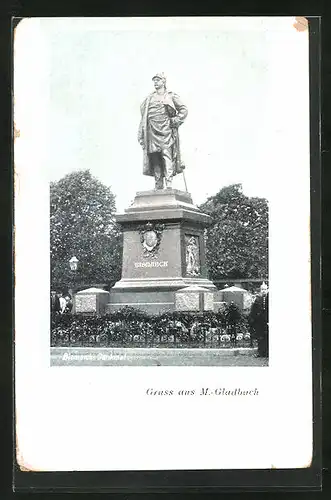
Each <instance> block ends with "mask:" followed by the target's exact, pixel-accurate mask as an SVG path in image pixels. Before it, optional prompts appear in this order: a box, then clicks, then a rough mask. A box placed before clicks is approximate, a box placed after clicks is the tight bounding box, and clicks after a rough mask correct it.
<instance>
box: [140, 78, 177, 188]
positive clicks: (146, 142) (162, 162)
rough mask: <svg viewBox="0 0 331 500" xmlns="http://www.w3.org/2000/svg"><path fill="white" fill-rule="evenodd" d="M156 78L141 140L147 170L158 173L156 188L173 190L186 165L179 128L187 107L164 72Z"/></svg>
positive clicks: (146, 103)
mask: <svg viewBox="0 0 331 500" xmlns="http://www.w3.org/2000/svg"><path fill="white" fill-rule="evenodd" d="M152 80H153V82H154V87H155V92H153V93H152V94H150V95H149V96H148V97H147V98H146V99H145V100H144V101H143V103H142V105H141V108H140V109H141V121H140V125H139V132H138V141H139V143H140V145H141V146H142V148H143V151H144V168H143V173H144V175H150V176H154V179H155V189H164V187H166V188H168V189H171V187H172V180H173V177H174V176H175V175H176V174H179V173H181V172H182V171H183V170H184V168H185V167H184V165H183V163H182V161H181V156H180V147H179V136H178V127H179V126H180V125H181V124H182V123H183V122H184V120H185V118H186V116H187V107H186V106H185V105H184V104H183V103H182V101H181V100H180V98H179V96H178V95H177V94H175V93H174V92H170V91H168V90H167V87H166V77H165V75H164V74H163V73H157V74H156V75H154V76H153V78H152ZM164 181H165V182H164ZM164 184H165V186H164Z"/></svg>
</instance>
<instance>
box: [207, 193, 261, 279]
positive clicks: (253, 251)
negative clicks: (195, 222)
mask: <svg viewBox="0 0 331 500" xmlns="http://www.w3.org/2000/svg"><path fill="white" fill-rule="evenodd" d="M200 209H201V210H202V211H203V212H205V213H207V214H209V215H210V216H211V218H212V224H211V226H210V227H209V228H208V229H207V230H206V256H207V263H208V268H209V274H210V278H211V279H212V280H217V279H224V278H226V279H231V278H232V279H236V278H261V279H263V278H266V277H267V275H268V202H267V200H266V199H265V198H254V197H253V198H250V197H248V196H245V195H244V194H243V192H242V186H241V184H233V185H231V186H228V187H225V188H223V189H221V190H220V191H219V192H218V193H217V194H216V195H215V196H212V197H210V198H208V200H207V201H206V202H205V203H204V204H202V205H201V206H200Z"/></svg>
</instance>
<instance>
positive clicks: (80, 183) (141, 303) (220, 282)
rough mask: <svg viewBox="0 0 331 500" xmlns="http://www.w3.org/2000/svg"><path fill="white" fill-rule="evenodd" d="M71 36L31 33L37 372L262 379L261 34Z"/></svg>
mask: <svg viewBox="0 0 331 500" xmlns="http://www.w3.org/2000/svg"><path fill="white" fill-rule="evenodd" d="M72 23H73V28H74V29H73V30H71V26H70V23H69V24H68V22H67V21H59V20H45V21H43V22H42V23H41V27H42V29H43V30H44V33H45V36H46V40H47V42H48V47H49V49H48V50H49V54H50V60H49V72H50V82H49V83H50V88H49V93H50V95H49V123H48V124H49V127H50V142H49V160H48V171H49V178H50V256H51V258H50V265H51V282H50V288H51V290H50V296H51V362H52V364H54V365H59V364H66V365H68V364H74V365H77V364H78V365H79V364H95V363H101V364H110V365H113V364H114V365H132V364H134V365H157V366H160V365H161V366H163V365H165V366H168V365H210V366H214V365H215V366H233V365H235V366H236V365H239V366H267V365H268V335H269V334H268V193H269V192H270V189H271V186H270V178H269V177H268V176H267V175H265V171H264V170H265V161H266V154H267V152H266V146H265V143H264V141H265V135H266V131H268V127H270V123H271V122H270V118H269V117H268V116H267V99H268V91H269V87H268V84H269V82H268V78H269V75H268V72H267V66H268V40H267V35H266V32H265V31H263V30H259V31H254V30H250V31H247V32H245V31H237V32H233V33H229V32H226V31H225V32H223V33H219V32H218V31H213V30H210V29H206V28H202V29H196V28H194V29H193V31H192V29H187V30H185V29H184V30H181V29H176V28H172V30H171V36H172V37H173V38H174V41H175V43H174V45H173V47H172V46H169V32H168V31H165V30H163V31H162V32H158V31H157V30H154V31H150V30H149V29H146V28H145V29H144V28H143V26H141V27H140V29H139V31H137V32H133V31H132V30H130V29H123V28H121V27H119V28H118V29H116V25H114V28H112V27H111V26H112V25H111V23H110V24H109V27H110V29H107V30H105V31H94V30H90V29H89V22H88V20H86V21H84V22H83V21H79V22H78V24H77V30H75V20H74V21H72ZM122 24H123V23H122ZM133 40H134V43H132V41H133ZM269 43H270V42H269ZM207 54H208V58H206V57H205V56H206V55H207ZM219 65H220V66H221V67H222V72H221V73H219V72H218V71H219ZM159 70H160V71H159ZM163 70H165V71H163ZM55 151H56V153H55V154H54V152H55Z"/></svg>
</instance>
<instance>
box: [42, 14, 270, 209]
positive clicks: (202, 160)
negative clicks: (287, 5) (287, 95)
mask: <svg viewBox="0 0 331 500" xmlns="http://www.w3.org/2000/svg"><path fill="white" fill-rule="evenodd" d="M163 21H164V22H163V23H155V22H154V23H150V22H147V23H142V22H139V20H138V22H135V20H134V19H132V20H111V19H109V20H108V22H104V21H102V22H101V21H100V23H99V24H98V23H97V22H96V23H95V24H92V25H91V23H89V21H88V20H87V19H85V20H84V19H77V20H72V21H71V20H68V19H67V20H61V19H56V18H55V19H47V18H46V19H41V20H40V30H41V33H42V37H43V43H44V46H45V51H46V52H45V53H46V57H47V64H48V75H47V78H48V104H47V123H45V124H44V126H45V127H46V128H47V130H48V141H49V143H48V151H49V158H48V159H47V169H48V172H49V179H50V180H52V181H54V180H58V179H60V178H61V177H63V176H64V175H66V174H67V173H69V172H72V171H75V170H80V169H90V171H91V172H92V174H93V175H95V176H96V177H97V178H99V179H100V180H101V181H102V182H103V183H105V184H106V185H108V186H111V188H112V190H113V192H114V193H115V195H116V200H117V203H116V204H117V209H118V210H120V211H122V210H123V209H125V208H126V207H127V206H128V205H129V203H130V201H131V200H132V198H133V197H134V195H135V192H136V191H139V190H144V189H152V188H153V179H152V178H150V177H146V176H143V175H142V150H141V148H140V146H139V144H138V142H137V130H138V125H139V120H140V104H141V102H142V101H143V99H144V98H145V97H146V96H147V95H148V93H150V92H151V91H153V86H152V80H151V78H152V76H153V75H154V74H155V73H156V72H161V71H162V72H164V73H165V74H166V76H167V86H168V89H169V90H172V91H174V92H176V93H177V94H178V95H179V96H180V97H181V99H182V101H183V102H184V103H185V104H186V105H187V107H188V117H187V120H186V122H185V123H184V124H183V125H182V126H181V128H180V139H181V146H182V156H183V160H184V162H185V164H186V171H185V176H186V182H187V186H188V190H189V191H190V192H191V193H192V196H193V200H194V202H195V203H197V204H199V203H202V202H203V201H205V199H206V198H207V197H208V196H211V195H213V194H215V193H216V192H217V191H219V189H221V188H222V187H224V186H227V185H229V184H232V183H242V184H243V189H244V192H245V193H246V194H248V195H252V196H263V197H267V196H268V174H267V171H266V168H265V160H266V155H267V154H268V152H267V151H266V134H268V130H270V125H272V124H271V123H270V119H271V116H269V115H268V97H269V92H270V81H269V78H270V74H269V71H268V69H269V65H270V63H271V61H270V48H271V45H272V41H270V40H268V36H267V31H266V30H265V29H263V26H262V25H261V23H256V24H255V25H252V26H250V27H249V28H247V27H243V29H240V28H238V26H236V25H235V24H231V23H229V24H228V25H227V24H226V23H225V24H224V19H223V24H222V26H219V25H218V24H217V23H215V22H214V23H210V22H209V23H208V19H206V20H205V22H201V23H199V24H196V23H194V22H192V23H190V22H184V21H182V22H180V21H177V24H176V23H171V21H169V22H167V20H163ZM174 187H175V188H178V189H184V180H183V176H182V175H178V176H177V177H176V178H175V180H174Z"/></svg>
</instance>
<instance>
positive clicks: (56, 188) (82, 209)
mask: <svg viewBox="0 0 331 500" xmlns="http://www.w3.org/2000/svg"><path fill="white" fill-rule="evenodd" d="M50 205H51V206H50V247H51V283H52V287H53V288H55V289H62V288H66V287H68V288H70V287H71V286H73V284H74V280H75V284H76V286H78V287H81V286H89V285H90V284H93V283H109V282H114V281H116V280H118V279H119V278H120V272H121V270H120V267H121V233H120V231H119V228H118V227H117V225H116V222H115V218H114V215H115V196H114V195H113V193H112V192H111V190H110V188H109V187H107V186H105V185H103V184H102V183H101V182H100V181H99V180H98V179H96V178H95V177H92V175H91V173H90V172H89V170H84V171H78V172H74V173H71V174H68V175H66V176H65V177H63V178H62V179H60V180H59V181H57V182H51V185H50ZM73 256H76V257H77V258H78V260H79V264H78V269H77V272H76V276H75V277H74V275H73V272H72V271H70V266H69V260H70V258H71V257H73Z"/></svg>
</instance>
